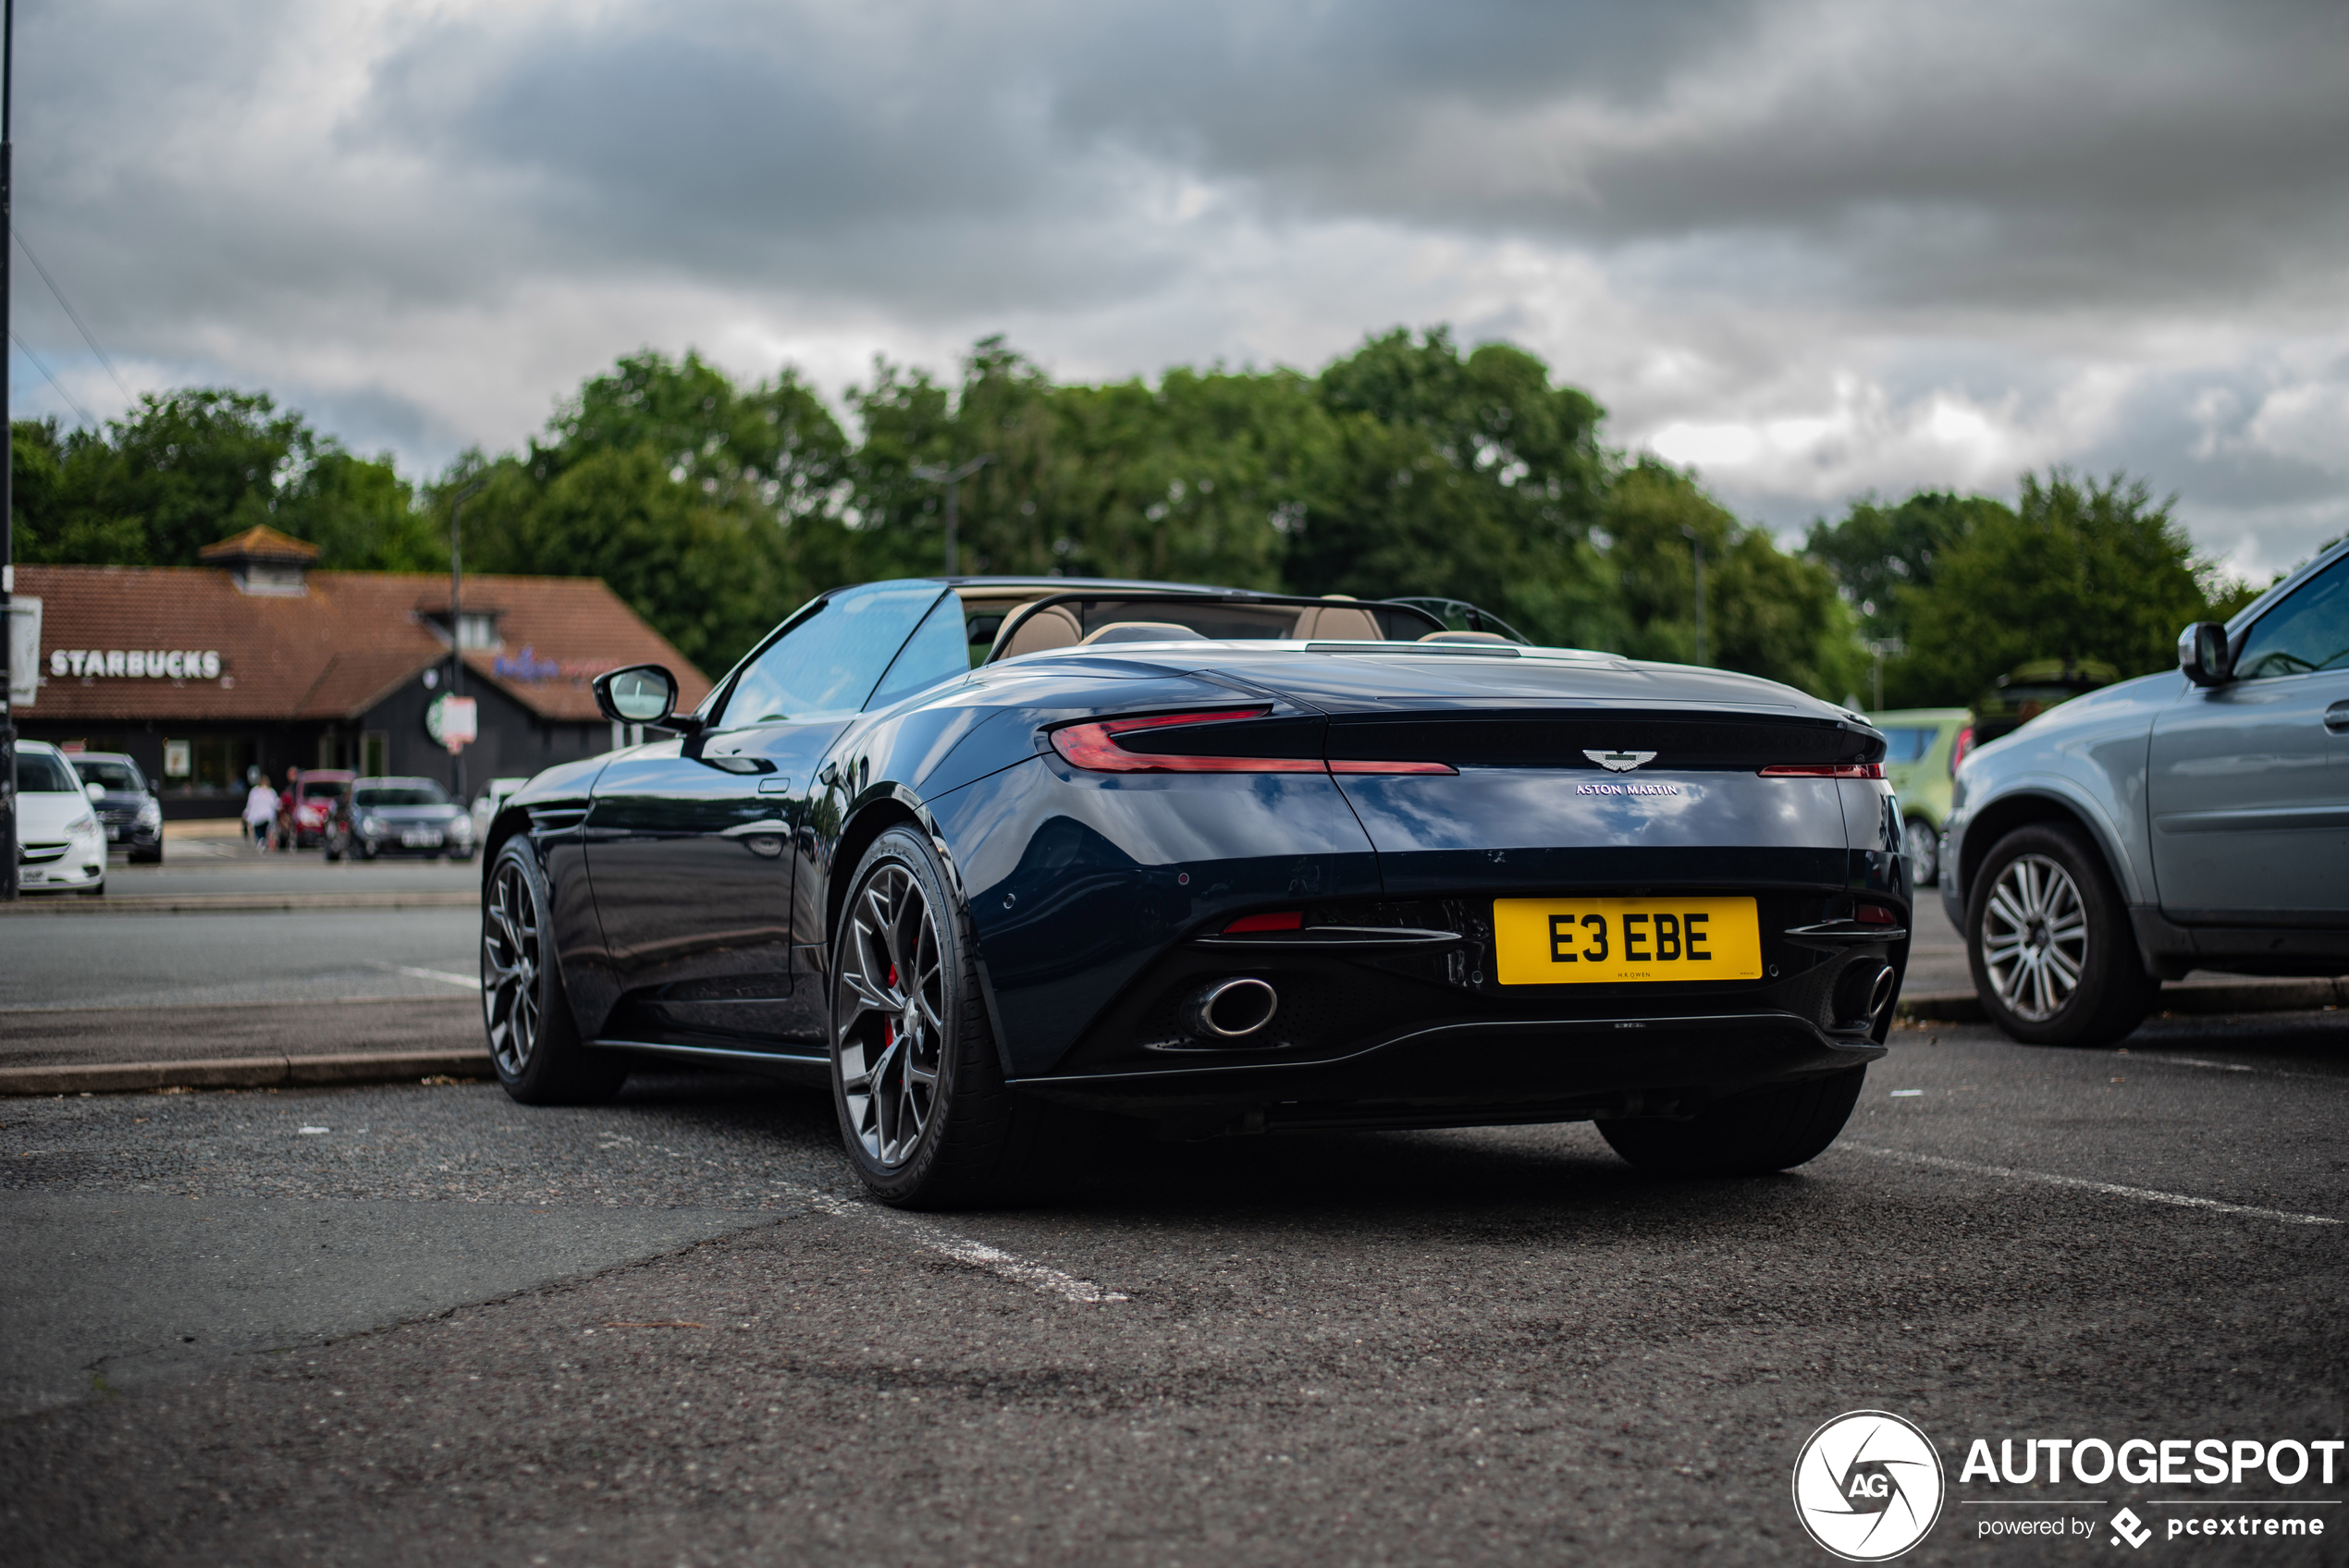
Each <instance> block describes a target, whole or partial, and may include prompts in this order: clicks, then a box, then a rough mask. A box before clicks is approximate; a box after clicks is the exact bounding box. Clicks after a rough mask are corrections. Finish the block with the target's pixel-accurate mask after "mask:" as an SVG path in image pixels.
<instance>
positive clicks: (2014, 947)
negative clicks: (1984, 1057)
mask: <svg viewBox="0 0 2349 1568" xmlns="http://www.w3.org/2000/svg"><path fill="white" fill-rule="evenodd" d="M1966 960H1967V962H1968V963H1969V964H1970V965H1971V966H1972V968H1973V970H1974V994H1975V995H1976V996H1978V997H1980V998H1981V999H1982V1007H1983V1011H1985V1012H1986V1013H1988V1014H1989V1015H1990V1021H1991V1022H1992V1023H1996V1024H1997V1025H1998V1027H1999V1028H2001V1029H2003V1030H2005V1031H2006V1032H2007V1034H2009V1035H2011V1036H2013V1037H2014V1038H2015V1039H2017V1040H2020V1041H2022V1042H2023V1044H2025V1045H2032V1046H2107V1045H2110V1044H2111V1043H2112V1042H2113V1041H2115V1040H2118V1039H2121V1037H2122V1036H2124V1035H2127V1034H2128V1033H2129V1032H2130V1031H2131V1030H2133V1029H2134V1028H2135V1027H2136V1026H2137V1025H2138V1024H2140V1023H2144V1022H2145V1016H2146V1013H2148V1012H2150V1011H2152V1010H2153V1004H2154V1003H2155V1001H2157V1000H2158V998H2159V997H2160V994H2161V984H2160V982H2159V981H2158V980H2156V979H2154V978H2153V977H2152V976H2150V975H2148V974H2146V972H2145V965H2144V963H2143V962H2141V961H2140V960H2139V958H2138V956H2137V944H2136V937H2135V934H2134V932H2133V931H2132V930H2131V929H2130V925H2129V915H2128V911H2127V910H2126V909H2125V908H2124V907H2123V906H2122V904H2121V894H2120V891H2119V889H2117V888H2114V887H2113V886H2112V880H2111V878H2110V876H2108V875H2107V874H2106V871H2105V868H2104V862H2103V859H2102V858H2101V857H2100V856H2098V855H2097V852H2096V851H2094V850H2093V849H2091V848H2090V847H2089V846H2088V845H2087V843H2086V842H2085V841H2084V840H2083V839H2082V838H2081V837H2080V835H2079V834H2078V833H2076V832H2075V831H2073V830H2072V829H2071V828H2068V827H2060V826H2058V825H2056V824H2053V823H2033V824H2031V825H2030V826H2028V827H2018V828H2016V829H2015V830H2014V831H2013V832H2011V833H2010V834H2008V835H2007V836H2006V837H2005V838H2003V839H1999V840H1998V843H1997V844H1995V845H1993V846H1992V847H1991V850H1990V853H1989V855H1988V857H1987V858H1986V859H1985V860H1984V861H1983V863H1982V869H1981V871H1980V872H1979V873H1978V874H1977V875H1976V876H1974V893H1973V896H1972V898H1970V899H1969V900H1967V908H1966Z"/></svg>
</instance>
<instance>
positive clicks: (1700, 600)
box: [1680, 522, 1713, 664]
mask: <svg viewBox="0 0 2349 1568" xmlns="http://www.w3.org/2000/svg"><path fill="white" fill-rule="evenodd" d="M1680 532H1681V533H1683V534H1685V535H1686V536H1687V538H1688V541H1689V548H1690V549H1691V550H1693V551H1695V552H1696V662H1697V663H1699V664H1711V663H1712V662H1713V661H1712V660H1711V659H1708V658H1706V657H1705V656H1704V535H1703V534H1701V533H1698V532H1697V531H1696V530H1695V529H1694V528H1692V527H1691V526H1690V525H1689V524H1687V523H1685V522H1684V523H1682V524H1681V525H1680Z"/></svg>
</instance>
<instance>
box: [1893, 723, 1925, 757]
mask: <svg viewBox="0 0 2349 1568" xmlns="http://www.w3.org/2000/svg"><path fill="white" fill-rule="evenodd" d="M1935 733H1936V732H1935V731H1934V730H1931V729H1910V728H1908V727H1907V726H1900V727H1898V728H1895V729H1888V730H1886V731H1885V732H1884V760H1885V761H1887V762H1915V761H1916V760H1917V759H1918V758H1920V757H1922V756H1924V755H1925V753H1927V752H1929V751H1931V750H1933V740H1934V735H1935Z"/></svg>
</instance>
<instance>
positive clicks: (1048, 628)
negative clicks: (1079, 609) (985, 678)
mask: <svg viewBox="0 0 2349 1568" xmlns="http://www.w3.org/2000/svg"><path fill="white" fill-rule="evenodd" d="M1012 613H1013V614H1015V615H1016V614H1018V613H1019V612H1018V611H1016V610H1015V611H1013V612H1012ZM1084 640H1085V628H1084V626H1083V625H1082V624H1081V623H1080V622H1079V621H1078V620H1077V619H1076V612H1075V611H1073V610H1071V609H1070V608H1069V607H1068V606H1066V605H1046V606H1044V607H1043V608H1042V609H1040V610H1038V611H1037V612H1036V613H1035V614H1034V615H1031V616H1027V617H1026V618H1024V619H1022V620H1021V621H1020V623H1019V624H1018V625H1017V626H1015V627H1013V628H1012V640H1011V641H1010V642H1009V643H1006V644H1004V647H1003V652H1002V657H1004V658H1007V659H1015V658H1017V657H1019V656H1020V655H1022V654H1049V653H1051V652H1052V650H1053V649H1055V648H1074V647H1075V646H1076V644H1077V643H1082V642H1083V641H1084Z"/></svg>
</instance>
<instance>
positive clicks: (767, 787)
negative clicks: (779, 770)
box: [758, 774, 791, 795]
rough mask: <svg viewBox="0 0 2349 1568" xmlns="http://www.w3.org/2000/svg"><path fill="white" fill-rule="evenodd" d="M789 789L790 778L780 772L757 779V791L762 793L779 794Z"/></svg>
mask: <svg viewBox="0 0 2349 1568" xmlns="http://www.w3.org/2000/svg"><path fill="white" fill-rule="evenodd" d="M790 789H791V780H790V779H788V778H784V777H782V775H781V774H776V775H774V776H772V777H771V778H762V779H760V780H759V781H758V792H759V793H760V794H762V795H781V794H784V793H786V792H788V791H789V790H790Z"/></svg>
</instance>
